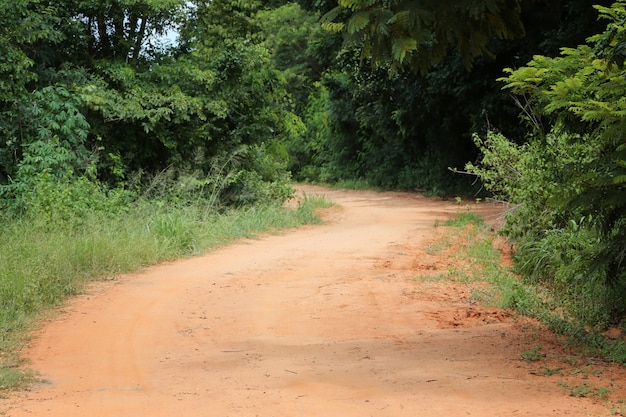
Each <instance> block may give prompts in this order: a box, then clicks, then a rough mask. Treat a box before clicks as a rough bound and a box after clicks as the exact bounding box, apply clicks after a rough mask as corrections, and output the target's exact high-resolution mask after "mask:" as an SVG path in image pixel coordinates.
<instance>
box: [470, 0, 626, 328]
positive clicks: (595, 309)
mask: <svg viewBox="0 0 626 417" xmlns="http://www.w3.org/2000/svg"><path fill="white" fill-rule="evenodd" d="M596 8H597V9H598V10H599V12H600V14H601V17H602V18H603V19H607V20H608V24H607V26H606V29H605V30H604V31H603V32H602V33H599V34H597V35H594V36H592V37H590V38H589V39H588V40H587V44H585V45H580V46H578V47H576V48H563V49H562V50H561V54H560V56H558V57H554V58H548V57H545V56H535V57H534V58H533V59H532V60H531V61H530V62H529V63H528V64H527V65H526V66H525V67H522V68H519V69H517V70H507V73H508V74H509V75H508V76H506V77H503V78H501V79H500V80H501V81H503V82H504V83H505V88H507V89H509V90H511V91H512V92H514V93H515V94H518V95H523V96H524V97H525V98H526V99H527V100H528V105H527V106H526V107H524V111H525V112H526V115H527V116H529V117H531V118H533V119H534V120H538V116H542V117H543V118H545V119H546V120H547V122H548V123H549V125H548V132H547V133H544V132H543V131H542V130H541V129H539V127H540V126H539V125H537V127H538V129H537V130H536V131H535V132H533V134H532V135H530V141H529V142H528V143H527V144H525V145H523V146H519V147H517V146H515V145H513V144H507V143H506V141H504V142H503V141H502V140H501V139H502V138H500V139H499V140H497V141H494V140H491V139H492V138H493V137H494V135H493V134H491V135H489V136H488V141H487V142H485V141H478V145H479V146H481V147H482V149H483V152H484V159H483V165H482V168H476V167H474V166H469V167H468V168H469V169H470V170H472V171H473V172H475V173H477V174H478V175H480V176H481V178H483V179H484V180H485V183H486V185H488V186H489V187H491V188H492V189H493V190H494V191H496V192H501V193H502V194H501V195H502V196H503V197H505V198H507V199H509V201H511V202H512V203H513V204H515V211H513V212H511V213H510V214H509V216H508V219H507V226H506V229H505V231H506V233H508V235H509V236H511V237H513V238H516V239H517V243H518V245H519V250H518V253H517V254H516V256H517V259H518V261H519V263H518V265H519V268H520V270H521V272H522V273H524V274H525V275H526V276H528V277H531V278H534V279H539V280H542V281H543V282H545V283H546V284H547V285H548V286H549V287H550V288H551V289H553V290H554V292H555V294H556V295H557V297H559V298H560V299H561V300H562V302H563V303H564V306H565V307H564V308H565V309H566V311H568V313H569V314H571V316H572V317H575V318H576V319H578V320H581V321H583V323H584V324H585V325H591V326H598V327H599V328H602V327H603V326H608V325H613V324H616V323H618V322H619V321H621V320H623V319H624V318H625V317H626V306H624V304H623V299H624V297H626V263H625V262H626V187H625V186H624V184H625V181H626V146H625V145H624V143H625V138H626V122H625V117H626V99H625V98H624V97H626V68H625V67H624V66H623V63H624V59H623V58H624V46H623V45H624V41H626V2H625V1H623V0H620V1H617V2H616V3H614V4H613V5H612V6H611V7H609V8H607V7H596ZM507 149H511V150H512V152H506V151H503V150H507ZM507 155H514V156H515V158H514V159H513V160H508V159H507V157H506V156H507ZM509 167H512V168H513V169H515V171H516V172H519V173H520V175H519V179H518V180H517V181H516V182H512V181H510V178H508V177H507V174H508V172H509V171H508V169H509ZM529 220H530V221H529Z"/></svg>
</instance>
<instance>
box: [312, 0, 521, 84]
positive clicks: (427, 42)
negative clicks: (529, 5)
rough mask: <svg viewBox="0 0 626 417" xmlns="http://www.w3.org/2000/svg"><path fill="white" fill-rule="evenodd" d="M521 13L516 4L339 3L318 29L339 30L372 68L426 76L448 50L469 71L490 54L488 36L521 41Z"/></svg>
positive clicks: (486, 0)
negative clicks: (479, 60) (458, 57)
mask: <svg viewBox="0 0 626 417" xmlns="http://www.w3.org/2000/svg"><path fill="white" fill-rule="evenodd" d="M521 11H522V9H521V0H464V1H459V0H443V1H442V0H436V1H431V0H414V1H403V0H392V1H376V0H343V1H340V2H339V6H337V7H335V8H334V9H333V10H331V11H330V12H328V13H327V14H326V15H325V16H324V18H323V25H324V26H325V28H327V29H329V30H333V31H342V32H343V33H344V35H345V37H346V42H347V43H348V44H351V45H358V46H359V47H360V48H361V50H362V58H364V59H368V60H371V62H372V64H373V65H374V66H378V65H384V66H387V65H389V66H390V67H391V68H392V70H394V71H395V70H398V69H400V68H403V67H409V68H412V69H414V70H417V71H420V72H422V73H425V72H427V71H428V70H430V69H431V68H432V67H433V65H435V64H437V63H438V62H441V60H442V59H443V58H444V57H445V56H446V55H447V54H448V51H449V50H450V49H451V48H455V49H456V50H457V51H458V52H459V54H460V55H461V57H462V60H463V63H464V65H465V66H466V67H467V68H471V66H472V63H473V61H474V59H475V58H476V57H477V56H479V55H487V56H491V55H492V54H491V52H490V51H489V49H488V47H487V46H488V43H489V42H490V41H491V39H492V38H493V37H496V38H499V39H514V38H520V37H522V36H524V34H525V30H524V26H523V24H522V20H521ZM345 16H348V17H345ZM336 19H340V20H341V21H339V22H335V20H336Z"/></svg>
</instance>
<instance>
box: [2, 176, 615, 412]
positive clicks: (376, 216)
mask: <svg viewBox="0 0 626 417" xmlns="http://www.w3.org/2000/svg"><path fill="white" fill-rule="evenodd" d="M306 191H307V192H308V193H309V194H312V193H322V192H323V193H324V194H326V195H327V196H328V197H329V198H330V199H331V200H333V201H335V202H336V203H338V204H339V205H340V206H341V208H340V209H339V208H334V209H331V210H329V213H327V216H329V221H328V223H327V224H325V225H322V226H312V227H306V228H303V229H298V230H293V231H288V232H285V233H284V234H281V235H276V236H266V237H262V238H261V239H259V240H250V241H245V242H241V243H238V244H234V245H232V246H230V247H227V248H223V249H221V250H218V251H216V252H213V253H210V254H208V255H205V256H202V257H197V258H193V259H187V260H181V261H177V262H174V263H170V264H165V265H160V266H157V267H153V268H150V269H147V270H146V271H144V272H142V273H139V274H135V275H129V276H123V277H120V278H119V279H117V280H116V281H114V282H108V283H98V284H95V285H94V286H93V287H91V288H90V290H89V291H88V292H87V293H86V294H85V295H82V296H79V297H77V298H75V299H73V300H71V301H70V302H69V303H68V305H67V306H66V307H65V308H64V311H63V312H62V313H61V314H60V315H59V317H58V318H56V319H55V320H53V321H51V322H49V323H46V324H45V325H44V326H43V328H42V329H41V330H40V331H39V332H37V334H36V335H35V338H34V340H33V342H32V343H31V346H30V347H29V348H28V349H26V350H25V352H24V356H25V357H26V358H29V359H30V361H31V363H30V365H29V366H30V368H32V369H34V370H36V371H37V372H39V373H40V374H41V376H42V378H44V379H45V380H46V381H47V382H46V383H43V384H39V385H37V386H36V387H34V388H33V390H32V391H30V392H24V393H15V394H12V395H11V396H10V398H8V399H5V400H2V402H1V403H0V411H3V413H4V415H7V416H13V417H22V416H37V417H43V416H50V417H57V416H58V417H72V416H81V417H105V416H106V417H117V416H119V417H122V416H124V417H126V416H150V417H166V416H167V417H171V416H185V417H186V416H189V417H191V416H194V417H196V416H198V417H203V416H207V417H208V416H216V417H227V416H233V417H234V416H266V417H274V416H286V417H287V416H288V417H292V416H325V417H326V416H342V417H351V416H355V417H356V416H358V417H363V416H429V417H437V416H446V417H448V416H562V415H567V416H604V415H611V411H612V412H613V413H615V412H616V411H615V408H613V409H610V407H609V406H610V405H611V404H613V406H615V407H617V405H616V404H618V403H616V402H615V399H616V398H620V397H619V395H621V393H622V388H621V385H620V384H626V380H625V379H624V373H623V372H622V368H619V367H615V366H607V365H602V364H596V365H593V364H590V363H589V362H584V363H582V362H580V361H578V359H577V358H576V357H575V356H567V355H566V354H564V353H562V352H561V351H560V350H559V349H558V348H557V347H556V345H553V344H551V342H550V341H549V339H547V338H546V336H545V335H544V334H540V333H537V332H536V330H534V329H535V327H534V325H532V324H530V325H529V324H528V323H526V324H522V323H520V322H519V321H517V320H515V319H514V318H512V317H511V315H510V314H508V313H506V312H502V311H499V310H496V309H489V308H485V307H481V306H479V305H476V304H473V303H471V302H470V293H471V287H470V286H469V284H462V283H446V282H441V281H429V280H419V279H416V277H418V276H419V275H421V274H424V273H432V272H433V271H435V272H436V271H440V272H445V271H446V268H447V266H446V265H447V263H446V259H437V255H433V254H429V253H427V251H425V249H424V248H425V246H426V245H427V244H428V243H432V241H433V236H434V235H435V234H436V233H437V230H438V229H435V228H434V227H433V226H434V223H435V220H445V219H446V218H448V217H449V216H451V215H453V214H454V213H455V212H456V210H457V206H455V205H454V204H452V203H450V202H441V201H435V200H429V199H426V198H424V197H420V196H417V195H411V194H399V193H380V194H379V193H373V192H363V191H329V190H324V189H321V188H316V187H307V188H306ZM473 285H474V286H475V285H476V284H473ZM538 344H541V347H542V352H544V353H543V355H545V359H543V360H541V361H538V362H531V363H528V362H525V361H522V360H521V359H520V354H521V353H522V352H524V351H528V350H529V349H532V348H533V347H534V346H536V345H538ZM557 366H560V367H561V369H560V370H558V375H554V376H546V375H545V374H542V373H541V372H540V371H541V370H542V369H544V368H548V369H553V368H552V367H554V369H556V368H557ZM594 366H595V367H594ZM581 369H583V370H584V371H581V372H578V370H581ZM597 369H599V371H596V370H597ZM555 372H556V371H555ZM581 378H582V379H584V381H582V379H581ZM581 381H582V382H581ZM581 384H588V385H589V386H590V387H592V388H594V389H595V388H600V387H607V388H609V391H610V395H611V396H612V397H610V398H613V400H612V401H613V402H612V403H611V404H607V401H609V399H610V398H601V395H596V396H594V395H587V396H585V397H580V398H575V397H573V396H570V395H569V391H568V389H567V388H566V387H567V386H569V387H571V386H574V385H581ZM618 415H619V414H618Z"/></svg>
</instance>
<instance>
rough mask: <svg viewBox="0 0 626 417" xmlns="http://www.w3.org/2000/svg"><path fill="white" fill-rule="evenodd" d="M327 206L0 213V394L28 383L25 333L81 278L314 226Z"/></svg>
mask: <svg viewBox="0 0 626 417" xmlns="http://www.w3.org/2000/svg"><path fill="white" fill-rule="evenodd" d="M331 205H332V204H331V203H330V202H328V201H327V200H325V199H324V198H322V197H318V196H313V197H309V196H305V197H304V198H303V199H302V200H300V201H299V202H298V205H297V208H295V209H288V208H285V207H280V206H278V205H267V206H254V207H247V208H241V209H237V210H235V209H232V210H227V211H223V212H217V211H215V210H207V208H206V205H202V204H194V203H188V204H180V205H176V206H166V205H163V204H158V203H157V202H154V201H152V202H150V201H144V202H141V203H138V204H136V205H133V206H131V207H130V208H129V209H128V210H127V211H124V212H121V213H117V214H115V215H111V214H107V213H104V212H101V211H96V212H93V213H89V214H88V215H87V216H84V217H83V218H82V219H81V221H80V224H79V225H76V224H67V223H62V224H50V223H49V222H45V221H38V220H37V219H35V220H33V219H29V220H24V219H15V218H11V219H6V218H0V227H1V229H0V302H1V303H2V309H1V310H0V331H1V333H0V392H2V391H4V392H6V391H8V390H14V389H20V388H23V387H25V386H26V385H28V383H29V381H31V380H32V378H33V375H32V374H31V373H29V372H28V371H24V370H23V365H24V364H23V362H22V360H21V359H20V357H19V354H18V350H19V349H20V348H21V347H22V346H23V345H24V343H25V342H26V340H27V339H26V338H27V333H28V330H29V329H31V328H32V326H33V324H34V323H35V321H36V319H37V317H40V315H41V314H42V313H43V312H45V311H46V310H49V309H50V308H52V307H55V306H58V305H61V304H62V303H63V301H64V300H65V299H66V297H68V296H71V295H74V294H77V293H80V292H81V291H82V290H83V289H84V286H85V284H86V283H88V282H90V281H94V280H107V279H113V278H114V277H115V276H116V275H118V274H122V273H128V272H131V271H136V270H139V269H141V268H143V267H146V266H148V265H153V264H156V263H158V262H161V261H167V260H172V259H175V258H180V257H187V256H193V255H197V254H201V253H204V252H206V251H208V250H211V249H215V248H217V247H220V246H223V245H225V244H228V243H229V242H232V241H234V240H237V239H241V238H253V237H255V236H257V235H258V234H260V233H267V232H278V231H279V230H282V229H286V228H293V227H297V226H300V225H304V224H314V223H320V222H321V220H320V218H319V217H318V216H317V215H316V211H317V209H318V208H323V207H329V206H331Z"/></svg>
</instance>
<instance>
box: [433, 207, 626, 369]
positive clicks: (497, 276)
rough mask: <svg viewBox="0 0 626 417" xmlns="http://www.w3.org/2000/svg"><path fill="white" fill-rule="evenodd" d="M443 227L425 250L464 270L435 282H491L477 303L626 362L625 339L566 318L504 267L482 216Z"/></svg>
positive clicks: (543, 291) (466, 216) (465, 214)
mask: <svg viewBox="0 0 626 417" xmlns="http://www.w3.org/2000/svg"><path fill="white" fill-rule="evenodd" d="M445 226H446V227H447V230H446V232H445V233H444V234H443V235H442V236H441V237H440V239H439V240H438V241H435V242H433V243H432V244H431V245H430V246H429V248H427V252H428V251H431V252H432V253H436V252H438V251H445V252H448V253H451V255H450V256H455V257H457V258H459V259H462V260H463V261H464V262H463V263H462V265H463V266H461V267H460V266H455V267H452V268H449V270H448V271H447V272H445V273H443V274H442V276H440V277H437V279H439V280H442V279H449V280H453V281H458V282H476V281H481V282H487V283H488V284H489V285H488V286H487V287H482V286H481V287H480V288H477V289H475V290H474V291H473V294H472V299H473V301H476V302H481V303H483V304H486V305H489V306H492V307H500V308H504V309H508V310H512V311H515V312H517V313H519V314H521V315H523V316H527V317H532V318H535V319H538V320H539V321H540V322H542V323H543V324H544V325H546V326H547V327H548V328H549V329H550V330H552V331H553V332H554V333H555V334H556V335H559V336H562V337H563V338H564V341H565V343H567V344H568V345H569V346H572V347H576V348H578V349H580V350H581V351H582V352H583V353H584V354H586V355H588V356H595V357H601V358H603V359H604V360H607V361H610V362H616V363H622V364H626V342H625V341H624V340H621V339H618V340H612V339H610V338H607V337H605V336H604V335H603V334H602V333H601V330H599V329H594V328H589V327H588V326H585V324H584V323H580V322H579V321H576V320H575V319H573V318H571V317H568V316H567V314H566V313H565V311H566V309H565V308H564V306H563V305H562V304H561V302H560V301H559V300H558V299H556V298H555V297H553V296H552V294H551V292H550V291H549V289H548V288H546V287H543V286H541V285H539V284H537V283H531V282H525V281H524V280H523V279H522V278H521V277H519V276H518V275H516V274H515V273H514V272H513V271H512V269H511V268H510V267H507V266H504V265H503V264H502V261H501V253H500V251H499V250H498V249H496V247H495V246H494V242H495V239H496V238H497V236H495V234H494V233H493V232H492V231H491V229H490V228H489V227H487V226H486V225H485V224H484V223H483V221H482V219H481V218H480V216H479V215H478V214H476V213H472V212H470V211H462V212H459V214H458V216H457V217H456V218H454V219H451V220H448V221H447V222H445ZM452 245H453V246H452Z"/></svg>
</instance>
